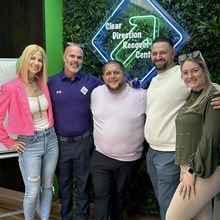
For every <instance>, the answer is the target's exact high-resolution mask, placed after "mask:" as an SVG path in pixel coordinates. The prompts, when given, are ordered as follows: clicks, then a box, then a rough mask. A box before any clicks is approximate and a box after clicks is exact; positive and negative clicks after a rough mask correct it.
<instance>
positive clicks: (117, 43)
mask: <svg viewBox="0 0 220 220" xmlns="http://www.w3.org/2000/svg"><path fill="white" fill-rule="evenodd" d="M157 36H166V37H170V38H171V39H172V40H173V42H174V45H175V46H174V48H175V49H176V50H177V51H178V50H179V49H180V48H181V47H182V45H183V44H184V43H185V42H186V40H187V38H188V35H187V33H186V32H185V31H184V29H183V28H182V27H180V25H179V24H178V23H177V22H176V21H175V20H174V19H173V18H172V17H171V16H170V15H169V14H168V13H167V12H166V11H165V10H164V9H163V8H162V7H161V6H160V5H159V4H158V3H157V1H154V0H123V1H120V3H119V4H117V5H116V6H114V7H113V8H112V9H111V10H110V13H109V15H108V16H107V18H106V19H105V20H104V22H101V23H100V25H99V26H98V27H97V29H96V30H95V31H94V33H93V34H92V37H91V39H90V40H91V42H92V50H93V51H94V53H95V54H96V55H97V56H98V58H99V59H100V60H101V61H102V62H103V63H105V62H107V61H109V60H115V59H116V60H119V61H120V62H122V63H123V64H124V65H125V67H126V69H127V71H128V77H129V78H130V79H133V78H135V77H138V78H139V79H140V80H141V81H142V85H145V84H146V83H147V82H148V81H149V80H150V79H151V78H152V77H153V76H154V75H155V74H156V70H155V68H154V66H153V65H152V63H151V60H150V55H151V53H150V50H151V46H152V42H153V40H154V38H155V37H157Z"/></svg>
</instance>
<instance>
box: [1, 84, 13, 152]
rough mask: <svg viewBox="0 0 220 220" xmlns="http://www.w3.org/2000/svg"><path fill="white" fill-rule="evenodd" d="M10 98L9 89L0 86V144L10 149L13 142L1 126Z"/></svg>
mask: <svg viewBox="0 0 220 220" xmlns="http://www.w3.org/2000/svg"><path fill="white" fill-rule="evenodd" d="M10 97H11V92H10V89H7V88H6V86H4V85H3V86H0V142H1V143H2V144H4V145H5V146H6V147H7V148H10V147H11V146H12V145H13V144H14V143H15V141H14V140H13V139H11V138H10V137H9V136H8V134H7V132H6V130H5V128H4V125H3V122H4V120H5V118H6V114H7V112H8V109H9V107H10Z"/></svg>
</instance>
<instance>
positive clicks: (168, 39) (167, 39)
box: [152, 37, 173, 48]
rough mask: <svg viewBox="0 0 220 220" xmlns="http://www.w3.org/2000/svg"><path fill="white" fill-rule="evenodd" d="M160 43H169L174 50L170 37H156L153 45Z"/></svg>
mask: <svg viewBox="0 0 220 220" xmlns="http://www.w3.org/2000/svg"><path fill="white" fill-rule="evenodd" d="M158 42H166V43H168V44H169V45H170V46H171V47H172V48H173V41H172V40H171V39H170V38H168V37H156V38H155V39H154V40H153V43H152V45H153V44H154V43H158Z"/></svg>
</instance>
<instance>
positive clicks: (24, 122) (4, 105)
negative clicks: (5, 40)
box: [0, 77, 54, 148]
mask: <svg viewBox="0 0 220 220" xmlns="http://www.w3.org/2000/svg"><path fill="white" fill-rule="evenodd" d="M38 84H39V86H40V88H41V90H42V91H43V93H44V94H45V96H46V99H47V101H48V105H49V107H48V118H49V124H50V126H53V123H54V121H53V113H52V104H51V99H50V95H49V90H48V87H47V85H42V84H41V83H40V82H38ZM7 112H8V123H7V127H6V129H5V128H4V126H3V121H4V119H5V116H6V114H7ZM8 133H12V134H15V135H27V136H28V135H33V134H34V125H33V120H32V113H31V110H30V107H29V103H28V99H27V95H26V93H25V89H24V85H23V83H22V81H21V79H20V78H18V77H17V78H16V79H14V80H12V81H10V82H8V83H6V84H4V85H2V86H1V87H0V142H1V143H2V144H3V145H5V146H6V147H7V148H10V147H12V145H13V144H14V143H15V141H14V140H13V139H12V138H10V137H9V136H8Z"/></svg>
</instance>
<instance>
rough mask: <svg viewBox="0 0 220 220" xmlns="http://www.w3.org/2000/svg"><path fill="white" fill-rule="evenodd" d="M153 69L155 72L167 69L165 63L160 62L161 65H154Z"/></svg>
mask: <svg viewBox="0 0 220 220" xmlns="http://www.w3.org/2000/svg"><path fill="white" fill-rule="evenodd" d="M154 65H155V67H156V69H157V70H159V71H161V70H165V69H167V67H168V64H167V62H166V61H164V62H162V63H154Z"/></svg>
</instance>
